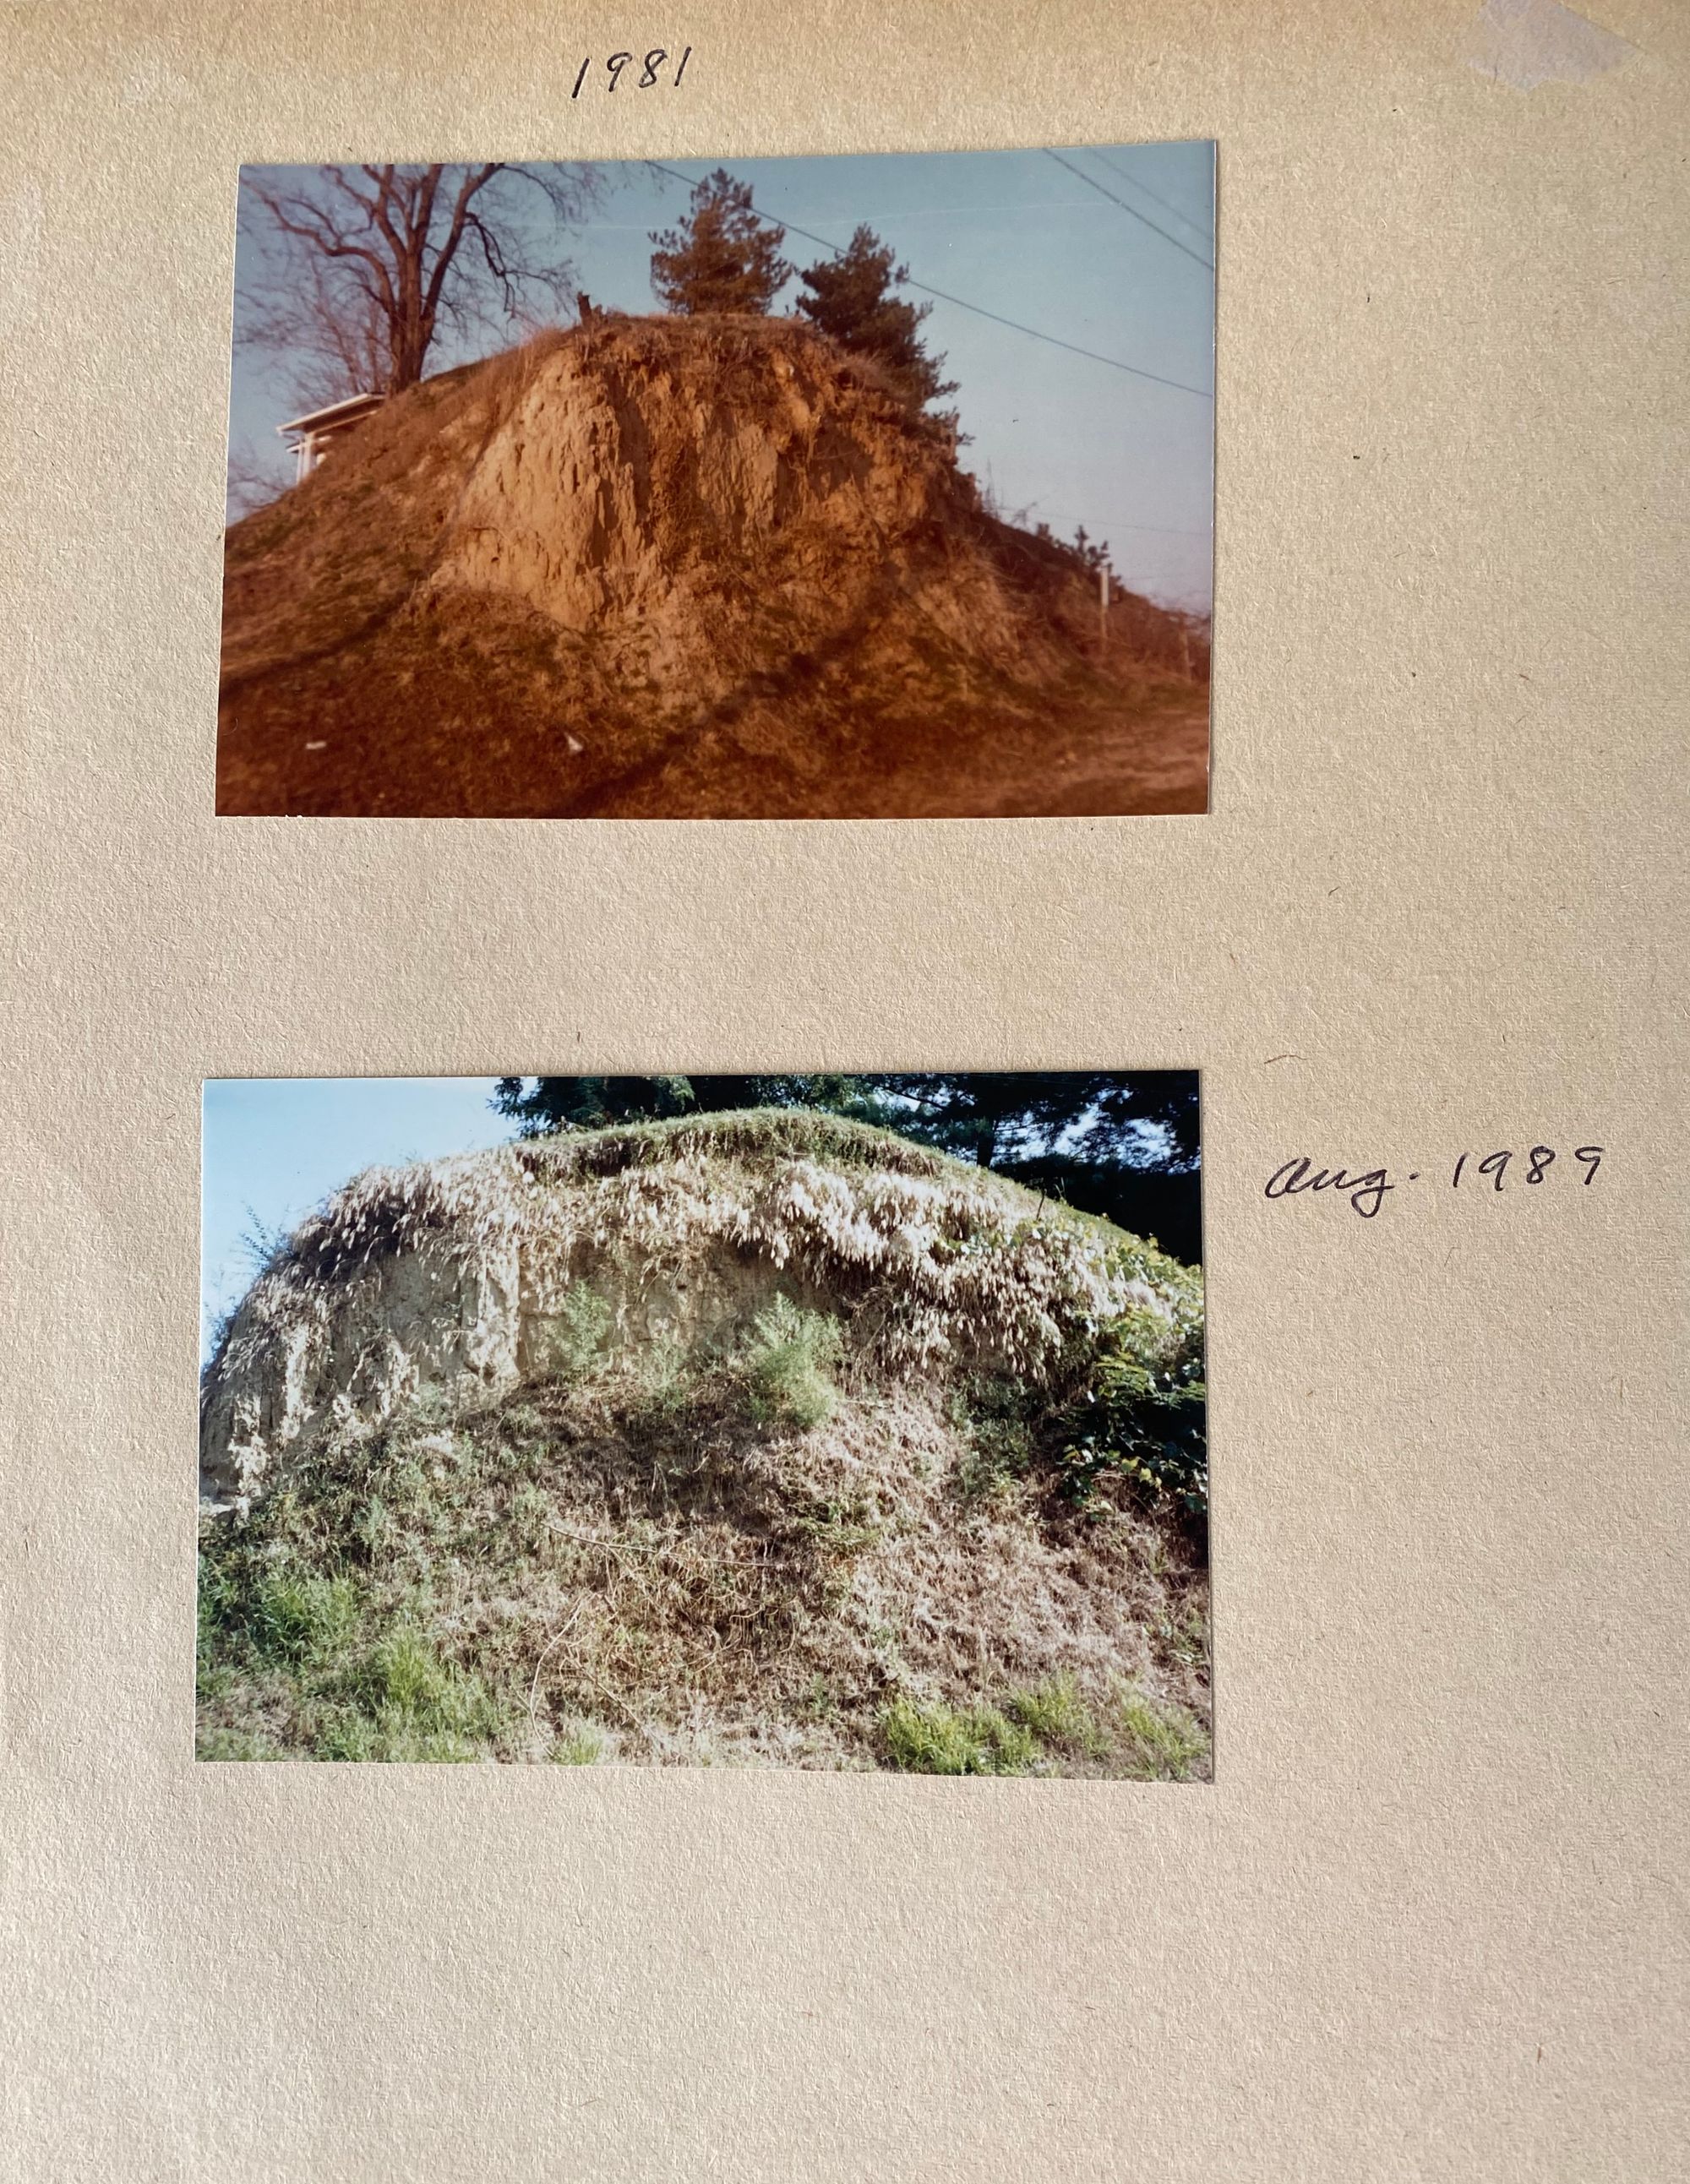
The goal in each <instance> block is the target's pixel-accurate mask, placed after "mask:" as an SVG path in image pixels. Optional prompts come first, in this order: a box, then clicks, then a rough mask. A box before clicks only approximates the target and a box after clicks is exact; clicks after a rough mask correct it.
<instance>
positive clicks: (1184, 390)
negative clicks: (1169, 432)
mask: <svg viewBox="0 0 1690 2184" xmlns="http://www.w3.org/2000/svg"><path fill="white" fill-rule="evenodd" d="M646 164H647V165H648V166H650V167H655V168H656V170H657V171H658V172H659V174H662V175H668V176H669V177H670V179H671V180H672V181H677V182H684V183H685V184H686V186H687V187H688V188H689V190H690V189H694V188H695V187H697V185H696V184H695V183H694V181H693V180H692V178H691V176H690V175H683V174H682V173H680V172H679V171H678V169H676V168H674V167H666V166H665V165H664V164H663V162H662V161H661V159H648V160H647V161H646ZM1063 164H1067V163H1066V162H1064V163H1063ZM1074 171H1075V173H1076V174H1078V173H1079V169H1078V168H1076V169H1075V170H1074ZM1082 179H1089V177H1083V178H1082ZM1093 187H1098V186H1097V185H1095V184H1094V186H1093ZM1103 194H1104V195H1105V196H1106V197H1107V195H1108V192H1107V190H1106V191H1104V192H1103ZM1126 209H1127V210H1128V211H1129V212H1130V211H1131V210H1132V207H1131V206H1130V205H1128V206H1127V207H1126ZM751 214H752V217H753V218H754V219H756V220H761V221H762V222H763V224H764V226H767V227H779V228H784V229H786V230H788V231H789V232H790V233H791V234H793V235H801V236H802V237H804V240H805V241H806V242H814V243H818V244H819V245H820V246H821V248H823V250H825V251H828V253H830V254H831V255H832V256H834V257H835V258H843V257H844V256H845V252H844V251H843V249H841V248H840V247H839V244H838V243H837V242H828V238H827V237H826V236H825V235H812V233H811V232H810V230H809V229H808V228H807V227H800V226H799V225H798V223H797V221H796V220H776V219H775V218H774V217H773V215H772V214H769V213H766V212H759V211H758V210H757V209H756V206H755V205H754V206H753V207H752V208H751ZM1138 217H1139V218H1140V219H1141V220H1142V219H1143V217H1144V215H1143V214H1142V213H1141V214H1139V215H1138ZM1146 225H1148V223H1146ZM1157 232H1158V234H1159V233H1160V232H1161V231H1160V230H1159V229H1158V230H1157ZM1168 240H1169V241H1170V242H1171V241H1172V240H1173V238H1172V237H1169V238H1168ZM1180 248H1181V249H1182V250H1183V249H1184V248H1185V245H1184V244H1183V243H1181V244H1180ZM1202 262H1203V263H1205V264H1207V262H1208V261H1207V260H1203V261H1202ZM1210 270H1211V271H1213V267H1211V268H1210ZM903 286H904V287H906V288H915V289H918V290H919V292H921V294H923V296H936V297H937V298H939V300H940V303H941V304H955V305H956V306H957V309H958V310H959V311H972V312H973V314H974V315H975V317H976V318H980V319H990V320H992V321H993V322H994V323H995V324H996V325H997V326H1008V327H1010V328H1011V329H1012V331H1014V332H1016V333H1018V334H1031V336H1032V337H1033V338H1034V340H1035V341H1041V342H1049V343H1050V344H1051V347H1052V348H1065V349H1067V350H1068V354H1070V355H1071V356H1087V357H1090V359H1091V361H1092V362H1093V363H1094V364H1107V365H1111V366H1113V369H1114V370H1117V371H1125V372H1129V373H1130V374H1131V375H1132V376H1133V377H1134V378H1135V379H1148V380H1150V381H1152V382H1153V383H1154V384H1155V385H1156V386H1157V387H1174V388H1176V389H1177V390H1178V392H1179V393H1181V394H1195V395H1196V396H1197V397H1198V398H1199V399H1200V400H1201V401H1204V402H1213V400H1214V396H1213V393H1211V392H1210V391H1209V389H1208V387H1191V386H1189V385H1188V384H1187V383H1186V382H1185V380H1183V379H1164V378H1163V376H1162V374H1161V373H1160V372H1159V371H1146V370H1145V369H1144V367H1143V366H1142V365H1137V364H1123V363H1122V361H1121V359H1120V358H1119V357H1118V356H1104V355H1103V354H1101V352H1100V351H1098V350H1096V349H1095V348H1080V347H1079V344H1078V343H1075V342H1067V341H1063V339H1062V338H1061V337H1059V336H1058V335H1056V334H1047V333H1042V332H1040V329H1039V328H1038V327H1037V326H1023V325H1022V324H1021V322H1020V320H1018V319H1007V318H1005V317H1004V315H1002V313H1001V311H989V310H987V309H986V307H985V305H984V304H970V303H968V301H966V299H965V298H962V297H961V296H951V295H947V294H946V293H945V290H944V289H943V288H929V287H928V285H927V283H926V281H911V280H908V279H906V280H905V281H904V282H903Z"/></svg>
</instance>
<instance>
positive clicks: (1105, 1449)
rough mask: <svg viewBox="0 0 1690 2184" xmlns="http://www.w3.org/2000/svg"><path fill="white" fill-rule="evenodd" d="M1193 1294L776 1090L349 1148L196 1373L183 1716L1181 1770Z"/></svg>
mask: <svg viewBox="0 0 1690 2184" xmlns="http://www.w3.org/2000/svg"><path fill="white" fill-rule="evenodd" d="M1201 1330H1202V1287H1201V1280H1200V1278H1199V1276H1198V1275H1197V1274H1196V1272H1195V1271H1194V1270H1192V1269H1189V1268H1183V1267H1180V1265H1178V1264H1177V1262H1174V1261H1172V1260H1169V1259H1168V1258H1166V1257H1164V1256H1163V1255H1162V1254H1160V1253H1159V1252H1157V1251H1154V1250H1153V1249H1152V1248H1151V1247H1149V1246H1147V1245H1143V1244H1141V1243H1140V1242H1139V1241H1138V1240H1135V1239H1134V1238H1131V1237H1129V1236H1126V1235H1125V1234H1123V1233H1122V1232H1121V1231H1119V1230H1118V1229H1112V1228H1111V1227H1110V1226H1109V1224H1107V1223H1103V1222H1100V1221H1096V1220H1092V1219H1090V1218H1087V1217H1082V1216H1075V1215H1073V1214H1069V1213H1068V1212H1066V1211H1064V1210H1063V1209H1061V1208H1059V1207H1055V1206H1051V1204H1050V1203H1049V1202H1047V1201H1042V1200H1040V1198H1038V1197H1037V1196H1036V1195H1035V1194H1033V1193H1030V1192H1027V1191H1023V1190H1021V1189H1020V1188H1019V1187H1018V1186H1016V1185H1014V1184H1007V1183H1005V1182H1003V1181H1001V1179H999V1178H996V1177H993V1176H991V1175H990V1174H984V1173H981V1172H980V1171H979V1170H975V1169H971V1168H968V1167H963V1166H962V1165H961V1164H959V1163H957V1162H953V1161H951V1160H950V1159H948V1158H946V1157H945V1156H940V1155H938V1154H934V1153H930V1152H929V1151H925V1150H924V1149H922V1148H919V1147H917V1146H915V1145H911V1144H909V1143H908V1142H907V1141H906V1140H905V1139H900V1138H897V1137H895V1136H893V1135H891V1134H888V1133H884V1132H882V1131H878V1130H874V1129H870V1128H864V1127H862V1126H861V1125H856V1124H851V1123H841V1122H839V1121H836V1120H834V1118H831V1117H823V1116H818V1115H815V1114H794V1113H790V1112H774V1111H768V1112H750V1113H745V1114H739V1115H724V1116H716V1117H708V1118H703V1119H699V1120H688V1121H685V1122H680V1123H653V1124H650V1125H645V1126H641V1127H639V1128H617V1129H611V1130H605V1131H600V1132H594V1133H586V1134H581V1135H578V1136H573V1137H567V1138H563V1139H549V1140H540V1141H537V1142H531V1143H526V1144H522V1145H512V1146H510V1147H507V1148H505V1149H503V1150H501V1151H496V1152H493V1153H486V1154H476V1155H468V1156H463V1157H462V1158H460V1159H458V1160H454V1161H445V1162H431V1163H426V1164H423V1165H420V1166H418V1167H411V1168H406V1169H399V1170H381V1171H374V1172H372V1173H370V1174H369V1175H366V1176H364V1177H361V1178H358V1179H357V1180H356V1181H355V1182H354V1183H353V1184H350V1185H349V1186H348V1188H347V1189H346V1190H344V1191H343V1192H342V1193H341V1194H340V1195H338V1196H337V1198H336V1199H335V1200H333V1201H331V1202H330V1204H329V1205H328V1206H326V1208H325V1209H324V1210H323V1212H321V1214H319V1215H317V1216H315V1217H313V1218H312V1219H311V1220H310V1221H309V1222H307V1223H305V1224H304V1227H302V1228H301V1229H300V1230H299V1231H298V1233H297V1234H296V1235H295V1236H294V1238H293V1240H291V1242H290V1243H289V1245H287V1248H286V1249H285V1250H284V1251H282V1252H280V1253H279V1254H278V1255H277V1256H276V1259H275V1260H274V1261H273V1262H272V1263H271V1266H270V1267H269V1268H267V1269H266V1270H265V1273H263V1274H262V1275H261V1276H260V1277H259V1279H258V1281H257V1282H255V1284H254V1287H253V1289H252V1290H251V1291H250V1293H249V1294H248V1296H247V1297H246V1299H245V1300H244V1301H243V1302H242V1304H241V1306H240V1307H239V1308H238V1309H237V1312H235V1313H234V1314H233V1316H232V1318H231V1321H230V1323H229V1325H228V1326H227V1328H226V1329H225V1331H224V1333H223V1335H222V1339H221V1340H220V1344H219V1346H218V1348H217V1351H216V1354H215V1357H214V1358H213V1361H212V1363H211V1365H210V1366H209V1368H208V1370H207V1373H206V1376H205V1385H204V1393H203V1398H202V1449H201V1490H202V1495H203V1496H204V1503H203V1506H204V1511H205V1515H204V1520H203V1526H202V1530H203V1542H202V1585H201V1611H202V1680H201V1732H202V1739H201V1749H202V1751H203V1752H204V1753H205V1754H206V1755H207V1756H210V1757H225V1758H246V1757H259V1758H268V1757H285V1756H295V1757H323V1758H336V1757H341V1758H361V1757H368V1758H437V1757H438V1758H471V1757H477V1756H481V1757H496V1758H577V1759H579V1758H589V1757H604V1758H619V1759H622V1760H630V1761H644V1762H650V1761H654V1760H656V1761H662V1760H666V1759H667V1760H676V1759H682V1760H717V1761H740V1762H761V1763H771V1762H779V1763H790V1764H799V1765H809V1766H875V1765H895V1766H907V1767H916V1768H929V1769H938V1771H948V1772H1031V1771H1039V1772H1079V1773H1102V1774H1107V1773H1115V1774H1141V1775H1142V1774H1150V1775H1169V1774H1172V1775H1193V1774H1201V1773H1202V1772H1204V1771H1205V1770H1206V1767H1207V1757H1206V1755H1207V1751H1208V1729H1207V1722H1208V1663H1207V1605H1206V1599H1207V1596H1206V1580H1205V1575H1204V1567H1203V1565H1204V1553H1203V1546H1202V1526H1201V1523H1200V1522H1198V1521H1196V1520H1195V1519H1194V1518H1193V1517H1192V1515H1191V1511H1192V1510H1193V1509H1194V1508H1195V1507H1197V1506H1198V1503H1197V1502H1196V1499H1195V1498H1194V1496H1193V1495H1192V1493H1191V1491H1190V1489H1191V1486H1192V1485H1193V1482H1194V1480H1196V1478H1197V1474H1196V1470H1195V1469H1194V1468H1191V1467H1187V1468H1186V1470H1185V1472H1184V1473H1182V1474H1180V1476H1179V1477H1177V1478H1176V1477H1174V1475H1173V1474H1169V1473H1166V1472H1163V1471H1158V1469H1157V1466H1158V1465H1160V1464H1161V1463H1163V1455H1162V1454H1161V1453H1159V1452H1158V1451H1159V1450H1165V1448H1166V1447H1167V1446H1168V1444H1165V1443H1161V1442H1158V1440H1157V1436H1158V1435H1163V1434H1164V1433H1175V1434H1177V1431H1178V1428H1177V1426H1174V1425H1170V1424H1168V1421H1169V1420H1170V1419H1172V1418H1174V1415H1175V1412H1176V1411H1177V1410H1178V1409H1179V1407H1180V1404H1181V1402H1182V1401H1185V1399H1186V1397H1187V1396H1190V1395H1191V1394H1192V1393H1193V1392H1195V1395H1196V1396H1197V1397H1198V1398H1200V1396H1201V1388H1200V1387H1195V1388H1194V1387H1193V1384H1192V1375H1193V1374H1194V1373H1195V1372H1196V1371H1197V1370H1198V1369H1200V1368H1199V1367H1198V1365H1197V1362H1196V1361H1197V1359H1198V1358H1199V1357H1200V1352H1201ZM1128 1384H1129V1385H1131V1387H1132V1388H1133V1389H1135V1390H1136V1391H1137V1392H1136V1396H1135V1401H1139V1400H1141V1401H1144V1402H1145V1403H1146V1404H1147V1405H1148V1411H1147V1412H1146V1417H1151V1416H1152V1414H1153V1420H1154V1423H1153V1424H1152V1426H1151V1427H1150V1429H1149V1430H1148V1432H1147V1433H1141V1431H1140V1430H1139V1428H1138V1426H1137V1425H1136V1424H1134V1425H1131V1426H1130V1428H1126V1427H1124V1424H1123V1419H1124V1413H1123V1412H1122V1410H1121V1408H1120V1406H1119V1405H1118V1404H1117V1405H1116V1406H1115V1407H1113V1409H1112V1408H1111V1407H1110V1404H1109V1401H1108V1399H1107V1396H1106V1390H1107V1388H1110V1387H1118V1386H1119V1385H1128ZM1146 1451H1148V1453H1149V1456H1150V1458H1151V1461H1150V1463H1149V1465H1148V1467H1147V1466H1146V1461H1145V1456H1146Z"/></svg>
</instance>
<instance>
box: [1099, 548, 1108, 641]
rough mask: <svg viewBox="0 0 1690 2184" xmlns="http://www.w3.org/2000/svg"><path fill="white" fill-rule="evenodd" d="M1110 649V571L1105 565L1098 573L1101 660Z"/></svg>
mask: <svg viewBox="0 0 1690 2184" xmlns="http://www.w3.org/2000/svg"><path fill="white" fill-rule="evenodd" d="M1108 649H1109V570H1108V565H1107V563H1106V564H1104V565H1102V567H1100V568H1099V570H1098V571H1097V652H1098V657H1099V658H1100V659H1101V658H1102V655H1103V654H1104V653H1106V652H1107V650H1108Z"/></svg>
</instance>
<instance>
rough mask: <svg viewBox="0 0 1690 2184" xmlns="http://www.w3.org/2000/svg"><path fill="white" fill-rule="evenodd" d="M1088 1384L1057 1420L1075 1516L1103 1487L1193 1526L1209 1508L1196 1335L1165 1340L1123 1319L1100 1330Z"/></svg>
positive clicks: (1147, 1321)
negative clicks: (1111, 1485) (1113, 1483)
mask: <svg viewBox="0 0 1690 2184" xmlns="http://www.w3.org/2000/svg"><path fill="white" fill-rule="evenodd" d="M1087 1378H1088V1382H1089V1385H1088V1386H1087V1388H1086V1390H1085V1394H1084V1395H1083V1396H1081V1397H1080V1398H1079V1401H1077V1402H1076V1403H1074V1405H1072V1406H1071V1407H1070V1408H1069V1409H1068V1412H1067V1413H1066V1414H1065V1416H1064V1417H1063V1419H1062V1420H1061V1422H1060V1423H1061V1425H1062V1428H1063V1432H1062V1440H1063V1451H1062V1463H1063V1474H1064V1479H1065V1483H1066V1485H1067V1489H1068V1495H1069V1496H1070V1498H1071V1499H1072V1500H1073V1501H1074V1502H1077V1503H1078V1504H1079V1506H1080V1507H1082V1508H1083V1507H1086V1506H1087V1505H1088V1504H1090V1502H1091V1501H1092V1500H1093V1499H1094V1497H1095V1496H1096V1490H1097V1487H1098V1484H1099V1482H1100V1481H1101V1480H1102V1479H1105V1478H1106V1477H1113V1478H1115V1479H1120V1480H1121V1481H1123V1482H1124V1484H1125V1485H1127V1486H1128V1487H1129V1488H1130V1489H1131V1490H1132V1491H1133V1492H1134V1493H1135V1495H1136V1496H1137V1497H1138V1499H1139V1500H1140V1501H1141V1502H1143V1503H1144V1504H1145V1505H1146V1507H1152V1508H1153V1507H1157V1506H1158V1505H1163V1504H1167V1503H1172V1504H1173V1505H1174V1507H1177V1508H1178V1509H1179V1510H1180V1513H1182V1514H1183V1515H1185V1516H1186V1517H1189V1518H1193V1519H1195V1520H1196V1521H1197V1522H1199V1523H1202V1522H1203V1521H1206V1520H1207V1518H1208V1507H1209V1473H1208V1390H1207V1389H1206V1388H1205V1386H1204V1385H1203V1360H1202V1334H1201V1329H1200V1328H1199V1327H1197V1326H1195V1325H1193V1326H1188V1327H1184V1328H1179V1329H1172V1330H1170V1329H1168V1328H1167V1327H1166V1326H1165V1325H1164V1324H1163V1323H1161V1322H1160V1321H1159V1320H1158V1319H1157V1318H1154V1317H1153V1316H1152V1315H1150V1314H1147V1313H1142V1312H1135V1313H1129V1314H1128V1315H1126V1316H1125V1317H1124V1318H1120V1319H1118V1320H1115V1321H1113V1322H1111V1323H1110V1324H1109V1325H1107V1327H1105V1328H1104V1329H1102V1331H1101V1334H1100V1335H1099V1338H1098V1344H1097V1348H1096V1352H1095V1354H1094V1355H1093V1357H1091V1359H1090V1364H1089V1368H1088V1373H1087Z"/></svg>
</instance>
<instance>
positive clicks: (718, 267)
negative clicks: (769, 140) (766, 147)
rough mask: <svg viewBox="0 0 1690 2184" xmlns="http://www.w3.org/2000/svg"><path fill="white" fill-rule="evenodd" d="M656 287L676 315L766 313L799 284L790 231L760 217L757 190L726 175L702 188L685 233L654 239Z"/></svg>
mask: <svg viewBox="0 0 1690 2184" xmlns="http://www.w3.org/2000/svg"><path fill="white" fill-rule="evenodd" d="M651 240H652V241H653V242H655V244H656V246H657V248H656V249H655V251H654V252H653V253H652V258H651V285H652V287H654V288H655V290H656V292H657V294H658V296H659V297H660V298H661V300H662V301H663V303H664V304H667V307H668V308H669V309H670V310H672V311H681V312H685V313H687V314H688V315H692V314H694V313H696V312H699V311H754V312H756V313H758V314H760V315H761V314H763V313H766V312H767V309H768V307H769V305H770V304H772V302H773V301H774V299H775V298H776V296H777V295H778V293H779V292H780V290H781V289H782V288H783V287H784V286H785V284H786V282H787V281H788V280H789V278H790V277H791V274H792V268H791V266H790V265H789V264H788V263H787V261H786V259H784V258H783V257H782V256H781V254H780V246H781V244H782V243H783V242H785V240H786V230H785V229H784V227H778V226H775V225H774V223H773V222H772V221H770V220H764V219H763V218H762V217H761V214H758V213H756V212H755V211H754V210H753V209H752V207H751V186H750V183H749V182H736V181H734V180H733V176H732V175H730V174H729V173H728V171H727V170H726V169H725V168H722V167H718V168H717V170H716V172H715V173H714V174H713V175H706V177H705V179H704V180H703V181H701V182H699V183H697V184H695V185H694V189H693V195H692V207H691V209H690V210H689V213H688V214H687V217H686V218H685V219H684V220H683V221H682V222H681V225H680V226H678V227H672V228H667V229H665V230H663V231H661V233H659V232H657V231H654V232H653V234H652V237H651Z"/></svg>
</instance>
